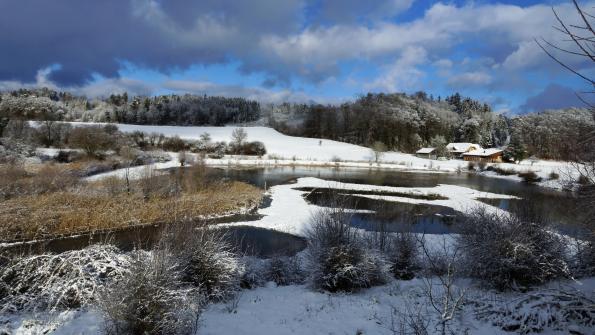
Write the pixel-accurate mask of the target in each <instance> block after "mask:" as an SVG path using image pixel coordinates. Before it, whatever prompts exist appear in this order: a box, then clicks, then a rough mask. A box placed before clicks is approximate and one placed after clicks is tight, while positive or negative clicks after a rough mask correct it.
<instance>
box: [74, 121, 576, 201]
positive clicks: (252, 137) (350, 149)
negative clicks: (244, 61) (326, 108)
mask: <svg viewBox="0 0 595 335" xmlns="http://www.w3.org/2000/svg"><path fill="white" fill-rule="evenodd" d="M72 124H73V125H74V126H84V125H89V124H90V123H82V122H73V123H72ZM116 125H117V126H118V128H119V129H120V130H121V131H123V132H133V131H142V132H145V133H161V134H164V135H165V136H179V137H180V138H182V139H186V140H198V139H199V137H200V135H201V134H204V133H209V134H210V135H211V139H212V141H225V142H229V141H230V140H231V134H232V132H233V131H234V130H235V129H236V128H238V127H234V126H229V127H182V126H142V125H129V124H116ZM244 129H245V130H246V131H247V133H248V141H261V142H263V143H264V144H265V146H266V149H267V155H266V156H265V157H263V158H256V157H226V158H224V159H220V160H219V159H207V161H206V163H207V164H209V165H244V166H274V165H309V166H333V167H361V168H381V169H395V170H409V171H433V172H455V171H460V170H461V169H466V167H467V162H465V161H462V160H455V159H452V160H446V161H438V160H430V159H425V158H419V157H416V156H414V155H411V154H404V153H400V152H386V153H384V154H383V155H382V158H381V159H380V161H379V163H376V162H375V161H374V153H373V152H372V150H371V149H369V148H366V147H363V146H359V145H354V144H349V143H343V142H338V141H332V140H325V139H318V138H305V137H294V136H287V135H283V134H281V133H279V132H278V131H276V130H274V129H272V128H268V127H245V128H244ZM174 158H175V155H174ZM172 165H175V161H172V162H170V163H167V164H166V165H165V167H170V166H172ZM498 165H499V166H500V167H501V168H503V169H510V170H513V171H517V172H527V171H533V172H535V173H536V174H537V175H538V176H539V177H541V178H542V179H543V180H544V181H543V182H541V183H540V185H541V186H544V187H550V188H556V189H561V188H562V187H563V186H564V184H567V183H568V181H575V180H576V178H577V176H578V175H577V173H576V169H574V168H573V167H572V165H571V164H569V163H568V162H557V161H541V160H540V161H529V160H526V161H522V162H521V163H520V164H509V163H501V164H498ZM158 168H162V166H158ZM552 172H555V173H557V174H559V175H560V180H549V179H550V178H549V177H550V174H551V173H552ZM116 174H117V173H116ZM484 174H485V175H486V176H489V177H498V178H505V179H510V180H520V178H519V177H518V176H514V175H513V176H499V175H497V174H495V173H492V172H484ZM108 175H109V174H108ZM95 178H100V177H95Z"/></svg>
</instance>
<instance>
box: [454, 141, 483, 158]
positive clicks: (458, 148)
mask: <svg viewBox="0 0 595 335" xmlns="http://www.w3.org/2000/svg"><path fill="white" fill-rule="evenodd" d="M481 149H482V148H481V145H479V144H475V143H448V145H447V146H446V150H448V153H449V154H450V155H451V156H452V157H455V158H462V155H463V154H464V153H466V152H469V151H474V150H481Z"/></svg>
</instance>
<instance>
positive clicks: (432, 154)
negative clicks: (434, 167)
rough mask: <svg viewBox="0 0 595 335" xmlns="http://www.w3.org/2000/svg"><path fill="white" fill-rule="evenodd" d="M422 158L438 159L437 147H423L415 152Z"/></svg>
mask: <svg viewBox="0 0 595 335" xmlns="http://www.w3.org/2000/svg"><path fill="white" fill-rule="evenodd" d="M415 156H417V157H420V158H428V159H436V148H421V149H419V150H417V151H416V152H415Z"/></svg>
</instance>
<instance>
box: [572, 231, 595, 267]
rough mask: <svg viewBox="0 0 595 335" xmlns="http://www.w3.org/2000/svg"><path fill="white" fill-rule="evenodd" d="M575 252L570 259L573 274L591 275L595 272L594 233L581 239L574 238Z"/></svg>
mask: <svg viewBox="0 0 595 335" xmlns="http://www.w3.org/2000/svg"><path fill="white" fill-rule="evenodd" d="M575 248H576V252H575V253H574V255H573V259H572V270H573V275H575V276H579V277H582V276H593V275H594V274H595V233H590V234H588V235H587V236H586V238H583V239H576V241H575Z"/></svg>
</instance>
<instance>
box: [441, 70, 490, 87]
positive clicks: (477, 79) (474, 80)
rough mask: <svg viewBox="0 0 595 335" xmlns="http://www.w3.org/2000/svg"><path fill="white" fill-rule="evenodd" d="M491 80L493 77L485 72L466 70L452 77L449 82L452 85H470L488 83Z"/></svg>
mask: <svg viewBox="0 0 595 335" xmlns="http://www.w3.org/2000/svg"><path fill="white" fill-rule="evenodd" d="M491 82H492V77H491V76H490V75H489V74H487V73H485V72H465V73H461V74H457V75H455V76H452V77H450V78H449V79H448V82H447V83H448V85H450V86H452V87H470V86H478V85H487V84H489V83H491Z"/></svg>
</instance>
